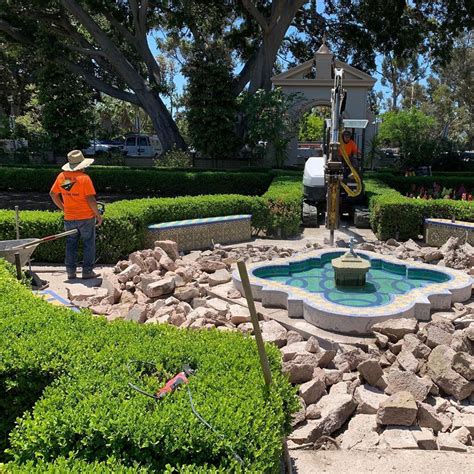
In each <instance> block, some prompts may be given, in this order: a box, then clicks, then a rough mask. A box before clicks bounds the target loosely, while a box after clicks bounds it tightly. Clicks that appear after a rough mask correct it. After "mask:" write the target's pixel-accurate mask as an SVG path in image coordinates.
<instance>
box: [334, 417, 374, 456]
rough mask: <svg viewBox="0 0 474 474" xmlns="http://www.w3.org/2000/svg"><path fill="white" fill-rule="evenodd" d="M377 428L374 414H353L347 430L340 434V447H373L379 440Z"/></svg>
mask: <svg viewBox="0 0 474 474" xmlns="http://www.w3.org/2000/svg"><path fill="white" fill-rule="evenodd" d="M377 430H378V426H377V420H376V416H375V415H361V414H358V415H355V416H353V417H352V418H351V420H350V421H349V425H348V427H347V430H346V431H344V433H343V434H342V436H341V448H342V449H371V448H374V447H375V446H377V444H378V442H379V434H378V432H377Z"/></svg>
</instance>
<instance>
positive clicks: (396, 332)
mask: <svg viewBox="0 0 474 474" xmlns="http://www.w3.org/2000/svg"><path fill="white" fill-rule="evenodd" d="M417 328H418V322H417V320H416V319H414V318H413V319H409V318H399V319H389V320H387V321H382V322H380V323H376V324H374V325H373V326H372V331H373V332H380V333H382V334H385V335H386V336H388V337H389V338H390V340H392V341H398V340H399V339H402V338H403V336H405V334H410V333H415V332H416V330H417Z"/></svg>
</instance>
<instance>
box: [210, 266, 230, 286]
mask: <svg viewBox="0 0 474 474" xmlns="http://www.w3.org/2000/svg"><path fill="white" fill-rule="evenodd" d="M231 279H232V275H231V274H230V273H229V272H228V271H227V270H226V269H224V268H221V269H220V270H217V271H216V272H214V273H212V274H210V275H209V280H208V281H209V286H217V285H222V284H224V283H227V282H229V281H230V280H231Z"/></svg>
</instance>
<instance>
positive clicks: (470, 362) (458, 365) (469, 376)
mask: <svg viewBox="0 0 474 474" xmlns="http://www.w3.org/2000/svg"><path fill="white" fill-rule="evenodd" d="M453 369H454V370H455V371H456V372H457V373H458V374H459V375H462V376H463V377H464V378H465V379H466V380H471V381H472V380H474V357H473V356H472V355H470V354H468V353H467V352H458V353H457V354H455V355H454V357H453Z"/></svg>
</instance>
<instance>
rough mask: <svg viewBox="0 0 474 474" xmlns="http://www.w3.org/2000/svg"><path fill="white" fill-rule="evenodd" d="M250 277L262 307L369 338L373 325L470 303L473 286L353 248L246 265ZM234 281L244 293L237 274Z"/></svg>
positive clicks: (461, 277)
mask: <svg viewBox="0 0 474 474" xmlns="http://www.w3.org/2000/svg"><path fill="white" fill-rule="evenodd" d="M369 268H370V271H369ZM341 270H342V273H341ZM354 272H356V273H354ZM249 277H250V284H251V287H252V293H253V295H254V297H255V299H257V300H261V301H262V304H263V305H264V306H269V307H280V308H285V309H287V310H288V315H289V317H290V318H304V320H305V321H306V322H309V323H311V324H313V325H315V326H317V327H319V328H321V329H324V330H328V331H332V332H336V333H342V334H354V335H365V334H370V328H371V327H372V325H373V324H375V323H377V322H380V321H384V320H387V319H392V318H402V317H404V318H416V319H418V320H420V321H429V320H430V314H431V311H432V310H444V309H449V308H450V307H451V305H452V303H454V302H463V301H466V300H467V299H469V298H470V296H471V289H472V284H473V279H472V278H471V277H470V276H469V275H467V274H466V273H464V272H461V271H458V270H453V269H450V268H443V267H433V266H432V265H428V264H424V263H419V262H403V261H400V260H399V259H397V258H395V257H392V256H388V255H379V254H376V253H374V252H368V251H361V250H358V251H357V255H355V252H354V249H353V248H352V250H349V252H347V253H346V252H344V251H341V250H336V249H324V250H316V251H313V252H309V253H306V254H302V255H299V256H296V257H295V256H294V257H291V258H287V259H281V260H279V261H271V262H264V263H262V262H259V263H254V264H250V265H249ZM233 282H234V286H235V287H236V288H237V289H239V290H241V291H242V290H243V289H242V284H241V281H240V277H239V275H238V273H237V272H235V273H234V275H233Z"/></svg>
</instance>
